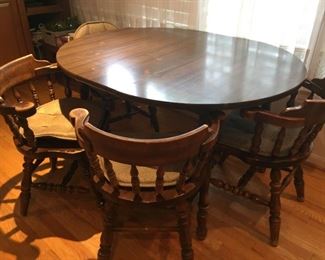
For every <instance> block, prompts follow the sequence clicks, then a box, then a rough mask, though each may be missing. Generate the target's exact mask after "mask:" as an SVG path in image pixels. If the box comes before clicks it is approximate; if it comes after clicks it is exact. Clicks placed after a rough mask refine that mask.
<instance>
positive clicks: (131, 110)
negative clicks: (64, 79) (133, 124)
mask: <svg viewBox="0 0 325 260" xmlns="http://www.w3.org/2000/svg"><path fill="white" fill-rule="evenodd" d="M116 30H118V27H117V26H115V25H114V24H112V23H109V22H103V21H92V22H86V23H83V24H81V25H80V26H79V27H78V29H77V30H76V31H75V33H74V36H73V39H75V40H77V39H81V38H84V37H86V36H89V35H92V36H93V34H98V33H101V32H107V31H116ZM106 93H107V92H106ZM90 94H91V95H92V96H99V97H101V99H102V103H103V106H102V107H103V110H106V115H105V118H106V121H105V129H106V130H109V129H110V124H111V123H114V122H117V121H119V120H123V119H126V118H131V116H133V115H135V114H137V113H139V114H140V115H143V116H145V117H148V118H149V119H150V123H151V126H152V127H153V128H154V130H155V131H156V132H159V123H158V119H157V109H156V107H154V106H151V105H149V106H148V109H147V110H148V111H145V110H143V109H142V108H141V106H139V105H135V104H132V103H130V102H128V101H125V106H126V110H125V113H124V114H121V115H118V116H115V117H114V118H111V117H110V114H111V113H110V110H111V109H112V105H111V104H113V107H114V100H115V99H116V96H113V95H108V94H106V95H105V92H104V93H103V92H102V91H99V90H94V89H93V88H91V87H90V86H88V85H87V84H83V83H82V84H81V86H80V97H81V98H82V99H88V98H90V97H91V95H90Z"/></svg>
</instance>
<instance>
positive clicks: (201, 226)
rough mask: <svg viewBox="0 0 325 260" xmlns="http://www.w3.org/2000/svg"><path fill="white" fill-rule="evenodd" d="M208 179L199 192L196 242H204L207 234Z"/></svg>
mask: <svg viewBox="0 0 325 260" xmlns="http://www.w3.org/2000/svg"><path fill="white" fill-rule="evenodd" d="M209 184H210V181H209V178H207V181H206V182H205V183H204V184H203V186H202V187H201V190H200V197H199V203H198V212H197V229H196V236H197V239H198V240H204V239H205V238H206V236H207V234H208V229H207V216H208V207H209V201H208V193H209Z"/></svg>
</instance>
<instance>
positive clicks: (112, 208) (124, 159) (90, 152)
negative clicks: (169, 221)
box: [70, 109, 219, 259]
mask: <svg viewBox="0 0 325 260" xmlns="http://www.w3.org/2000/svg"><path fill="white" fill-rule="evenodd" d="M70 116H71V119H72V122H73V123H74V125H75V127H76V133H77V136H78V140H79V142H80V145H81V146H82V147H84V148H85V151H86V154H87V156H88V159H89V161H90V165H91V172H92V175H93V180H94V182H95V183H96V186H97V188H98V190H99V191H100V192H101V193H102V194H103V196H104V198H105V200H106V203H105V219H104V229H103V232H102V236H101V243H100V249H99V252H98V257H99V258H100V259H104V258H106V259H107V258H109V257H110V256H111V252H112V243H113V231H116V230H125V231H134V230H137V229H136V228H130V229H129V228H128V227H122V229H121V228H120V227H118V226H117V224H116V220H115V217H116V215H117V213H116V208H117V207H120V206H124V207H127V208H128V209H129V210H130V209H131V207H144V208H147V209H150V210H153V209H154V208H171V207H173V208H175V209H176V212H177V216H178V232H179V237H180V244H181V247H182V258H183V259H193V250H192V246H191V235H190V208H191V201H192V200H193V198H194V197H195V195H196V194H197V193H198V192H199V191H200V190H201V198H200V202H199V205H200V210H199V211H200V212H199V222H200V224H199V230H200V234H202V233H203V232H204V234H202V235H201V236H200V238H201V239H203V238H204V237H205V236H206V231H207V229H206V223H205V222H206V212H202V211H206V207H207V205H206V204H207V203H206V195H205V193H206V190H202V189H207V188H208V185H207V183H208V180H209V171H210V169H211V168H210V164H208V162H209V161H210V157H211V151H212V148H213V146H214V145H215V142H216V137H217V134H218V129H219V121H217V120H216V121H215V124H213V125H212V126H211V127H210V128H208V126H207V125H202V126H200V127H198V128H196V129H194V130H192V131H190V132H187V133H184V134H182V135H178V136H174V137H169V138H162V139H133V138H126V137H122V136H117V135H114V134H110V133H107V132H103V131H101V130H99V129H98V128H96V127H94V126H93V125H91V124H90V123H89V122H88V120H89V113H88V111H87V110H85V109H75V110H72V111H71V112H70ZM98 156H102V157H103V158H104V162H105V165H106V171H107V174H108V177H109V179H110V181H109V180H107V179H106V178H105V177H104V173H103V170H102V169H101V167H100V165H99V161H98ZM110 160H112V161H116V162H119V163H124V164H129V165H130V166H131V167H130V173H129V174H130V176H131V187H123V186H120V185H119V182H118V180H117V177H116V174H117V173H116V172H115V169H113V167H112V163H111V162H110ZM139 165H140V166H147V167H151V168H154V169H157V170H156V180H155V184H154V185H153V186H152V187H143V186H141V182H140V179H139V172H138V169H137V166H139ZM171 165H180V166H179V167H178V168H181V169H175V170H174V171H178V172H179V177H178V179H177V181H176V184H175V185H172V186H168V187H167V186H165V185H164V178H163V176H164V171H165V167H168V166H169V167H170V166H171ZM181 165H183V166H181ZM162 224H163V223H162ZM163 229H164V230H169V229H170V228H167V227H165V228H163ZM149 230H150V229H149ZM171 230H173V231H174V230H175V227H173V228H172V229H171Z"/></svg>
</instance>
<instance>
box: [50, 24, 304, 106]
mask: <svg viewBox="0 0 325 260" xmlns="http://www.w3.org/2000/svg"><path fill="white" fill-rule="evenodd" d="M56 58H57V64H58V66H59V67H60V68H61V70H62V71H63V72H64V73H65V74H66V75H67V76H69V77H71V78H73V79H75V80H77V81H79V82H81V83H83V84H86V85H87V86H90V87H91V88H94V89H99V90H102V91H105V92H108V93H110V94H114V95H117V96H119V97H121V98H123V99H125V100H128V101H131V102H132V101H136V102H142V103H146V104H149V105H154V106H167V107H173V108H180V109H188V110H192V111H213V110H225V109H238V108H245V107H252V106H259V105H263V104H266V103H270V102H273V101H275V100H278V99H281V98H282V97H285V96H288V95H290V94H291V93H294V92H296V91H297V89H298V88H299V86H300V85H301V83H302V82H303V81H304V80H305V78H306V67H305V65H304V64H303V62H301V60H300V59H299V58H297V57H296V56H295V55H293V54H291V53H290V52H288V51H287V50H284V49H283V48H278V47H275V46H272V45H270V44H267V43H264V42H259V41H255V40H249V39H244V38H238V37H231V36H224V35H218V34H214V33H209V32H203V31H196V30H187V29H175V28H125V29H119V30H116V31H107V32H100V33H94V34H91V35H88V36H85V37H83V38H80V39H76V40H72V41H70V42H68V43H66V44H65V45H63V46H62V47H61V48H60V49H59V50H58V52H57V56H56Z"/></svg>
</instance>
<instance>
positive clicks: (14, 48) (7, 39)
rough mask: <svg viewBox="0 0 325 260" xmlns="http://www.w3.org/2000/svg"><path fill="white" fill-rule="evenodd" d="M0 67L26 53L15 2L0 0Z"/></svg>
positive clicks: (14, 0)
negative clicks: (0, 37)
mask: <svg viewBox="0 0 325 260" xmlns="http://www.w3.org/2000/svg"><path fill="white" fill-rule="evenodd" d="M0 23H1V24H2V26H0V35H1V36H2V39H1V41H0V50H1V51H0V66H1V65H3V64H5V63H7V62H8V61H10V60H13V59H16V58H18V57H21V56H23V55H26V54H27V53H28V50H27V47H26V43H25V39H24V37H23V29H22V27H21V23H20V19H19V10H18V6H17V0H0Z"/></svg>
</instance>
